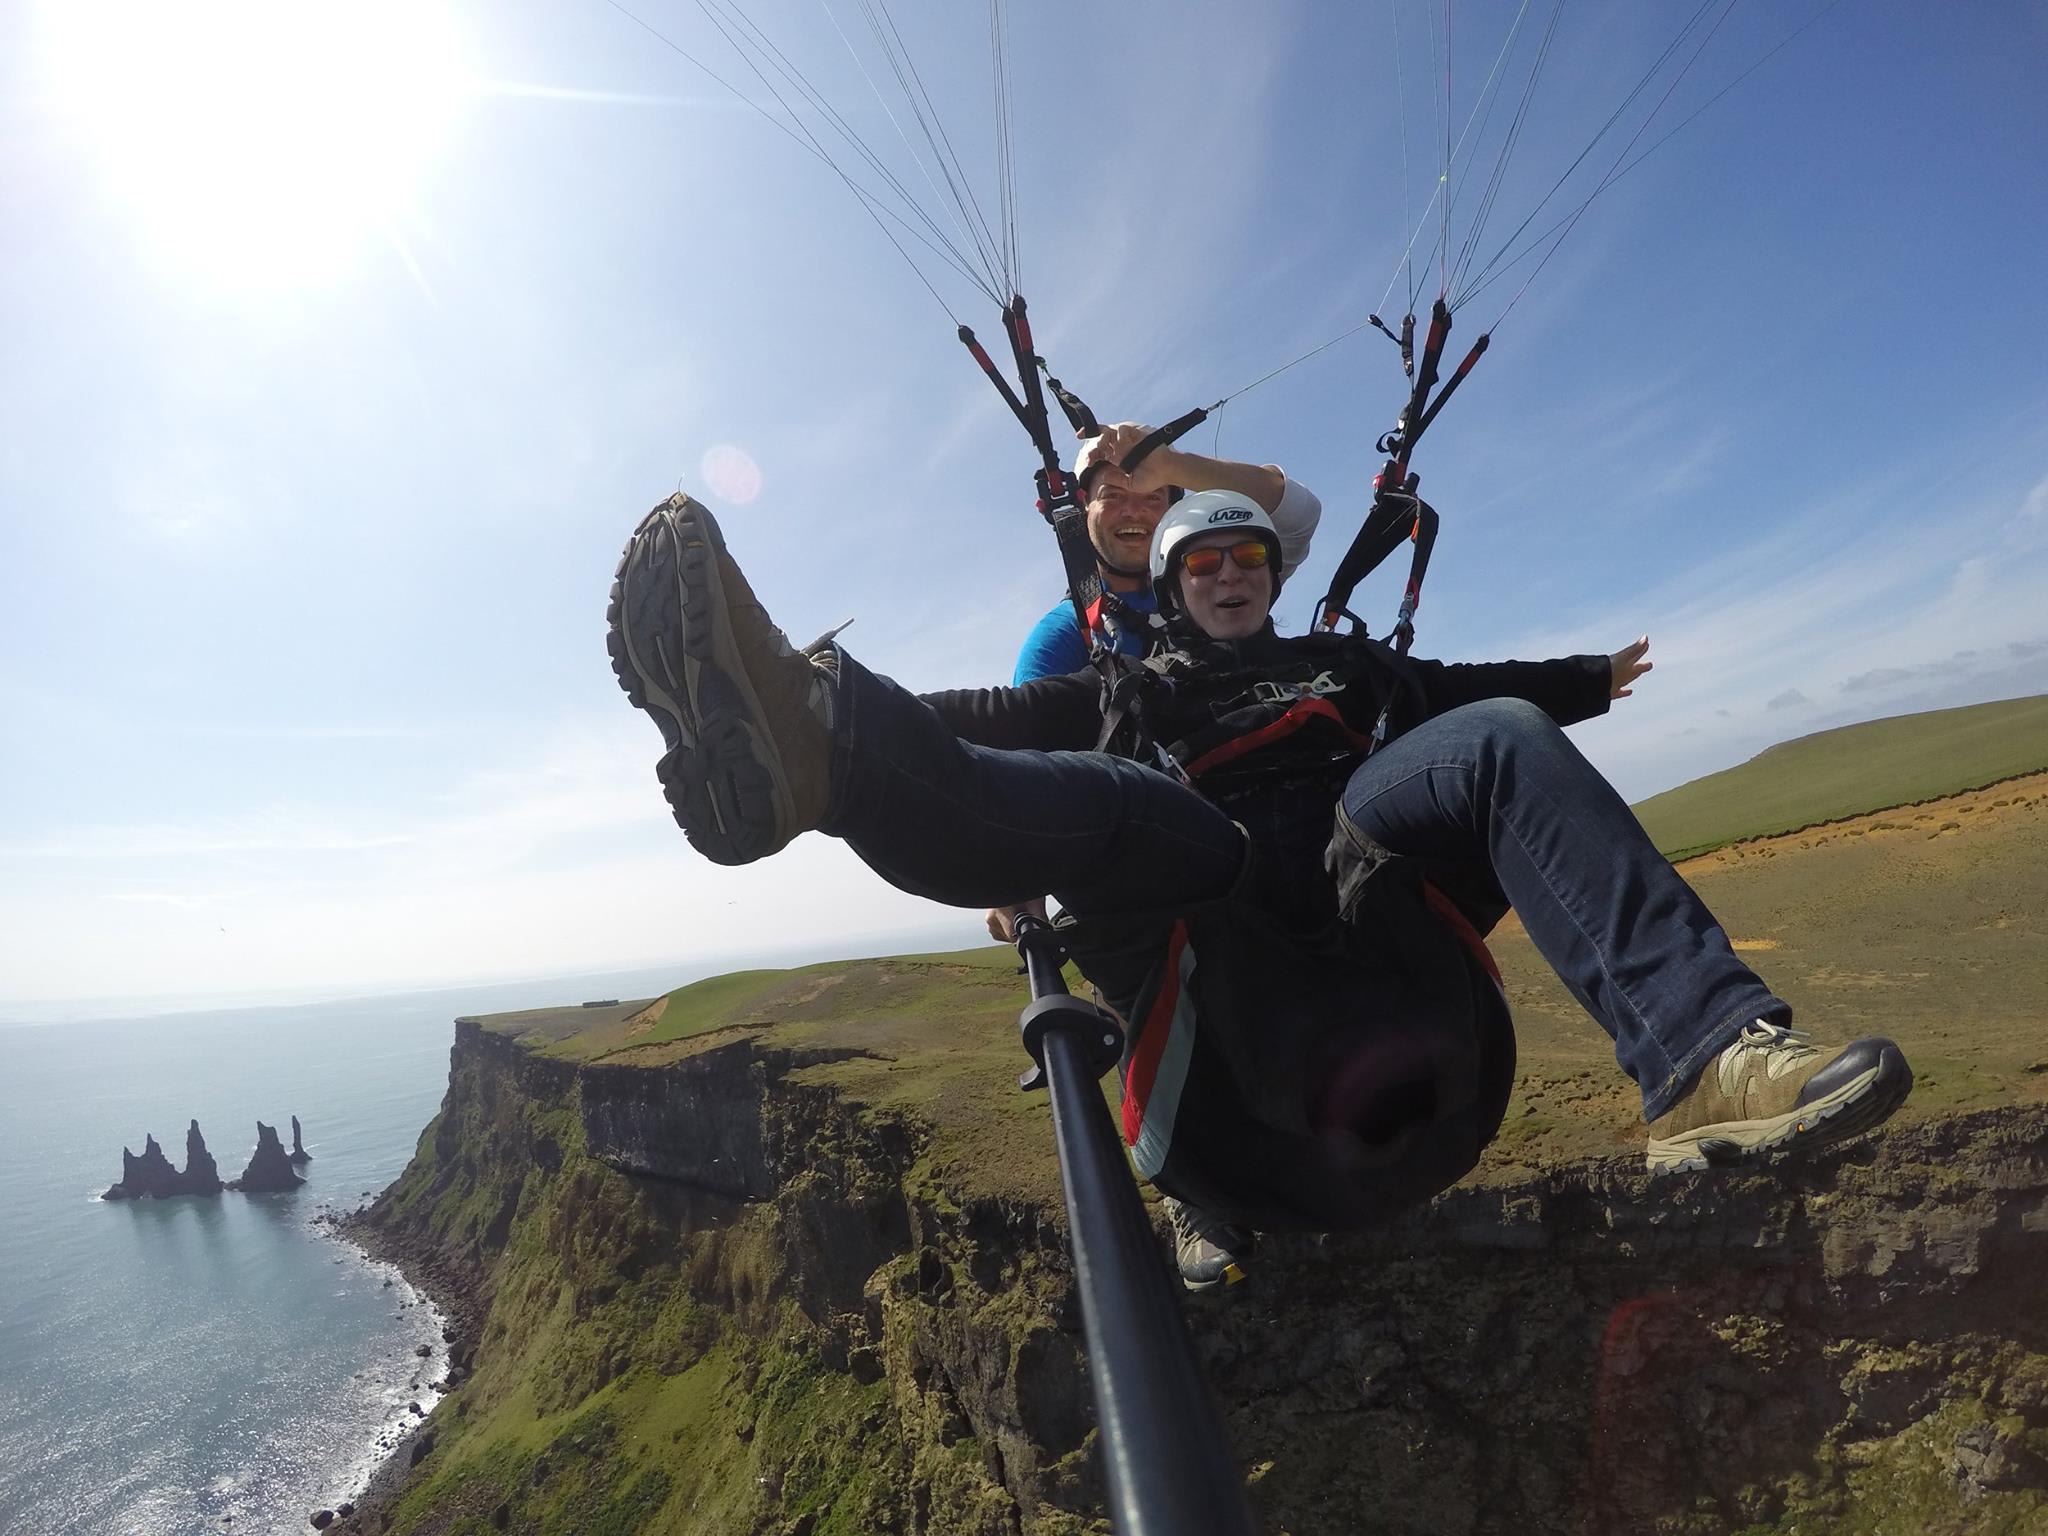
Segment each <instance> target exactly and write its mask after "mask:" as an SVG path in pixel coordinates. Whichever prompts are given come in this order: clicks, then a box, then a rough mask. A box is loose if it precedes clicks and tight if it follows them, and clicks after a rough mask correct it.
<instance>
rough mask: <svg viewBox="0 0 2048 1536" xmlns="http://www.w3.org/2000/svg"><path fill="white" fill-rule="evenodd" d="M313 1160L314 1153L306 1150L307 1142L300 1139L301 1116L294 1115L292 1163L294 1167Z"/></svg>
mask: <svg viewBox="0 0 2048 1536" xmlns="http://www.w3.org/2000/svg"><path fill="white" fill-rule="evenodd" d="M311 1161H313V1154H312V1153H310V1152H308V1151H307V1150H306V1144H305V1143H304V1142H303V1141H301V1140H300V1139H299V1117H298V1116H297V1115H293V1116H292V1164H293V1166H294V1167H296V1166H297V1165H298V1164H300V1163H310V1162H311Z"/></svg>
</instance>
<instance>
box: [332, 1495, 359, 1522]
mask: <svg viewBox="0 0 2048 1536" xmlns="http://www.w3.org/2000/svg"><path fill="white" fill-rule="evenodd" d="M334 1512H335V1513H336V1514H337V1515H339V1516H340V1517H341V1518H342V1519H344V1520H346V1519H347V1518H348V1517H349V1516H350V1515H352V1514H354V1513H355V1512H356V1507H355V1505H353V1504H351V1503H350V1502H349V1501H348V1500H347V1499H343V1500H342V1501H341V1502H340V1503H339V1504H337V1505H335V1506H334Z"/></svg>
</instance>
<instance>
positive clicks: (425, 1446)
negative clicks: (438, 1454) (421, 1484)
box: [406, 1434, 434, 1467]
mask: <svg viewBox="0 0 2048 1536" xmlns="http://www.w3.org/2000/svg"><path fill="white" fill-rule="evenodd" d="M433 1453H434V1437H433V1435H431V1434H424V1435H421V1436H420V1437H419V1439H417V1440H415V1441H413V1443H412V1457H411V1459H410V1460H409V1461H408V1462H407V1463H406V1464H407V1465H408V1466H414V1467H416V1466H418V1465H419V1464H420V1463H421V1462H423V1461H425V1460H426V1459H427V1458H428V1457H429V1456H431V1455H433Z"/></svg>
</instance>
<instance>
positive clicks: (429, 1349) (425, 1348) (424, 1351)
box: [413, 1344, 434, 1360]
mask: <svg viewBox="0 0 2048 1536" xmlns="http://www.w3.org/2000/svg"><path fill="white" fill-rule="evenodd" d="M433 1352H434V1346H433V1345H431V1344H422V1345H421V1346H420V1347H419V1348H418V1349H416V1350H414V1351H413V1353H414V1354H416V1355H418V1356H419V1357H420V1358H421V1359H422V1360H424V1359H426V1358H427V1356H429V1355H431V1354H432V1353H433Z"/></svg>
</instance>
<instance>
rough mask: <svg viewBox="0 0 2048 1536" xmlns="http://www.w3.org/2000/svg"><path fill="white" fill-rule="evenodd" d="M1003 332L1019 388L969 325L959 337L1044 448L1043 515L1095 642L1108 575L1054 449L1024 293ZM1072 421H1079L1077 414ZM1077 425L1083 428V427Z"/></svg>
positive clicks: (1063, 394) (1086, 632)
mask: <svg viewBox="0 0 2048 1536" xmlns="http://www.w3.org/2000/svg"><path fill="white" fill-rule="evenodd" d="M1003 330H1004V332H1005V334H1007V335H1008V337H1009V338H1010V355H1011V359H1012V361H1013V362H1014V363H1015V365H1016V369H1017V386H1016V387H1012V385H1011V384H1010V381H1009V380H1008V379H1006V378H1004V377H1003V374H1002V371H1001V370H1000V369H998V368H997V367H996V365H995V359H993V358H991V357H990V356H989V355H988V351H987V349H986V348H984V347H983V346H982V345H981V343H980V342H979V341H977V340H975V337H974V332H973V331H971V330H969V329H968V328H967V327H966V326H964V325H963V326H961V327H960V332H959V335H960V340H961V342H962V344H963V345H965V346H966V348H967V350H968V352H969V353H970V354H972V356H973V358H974V361H975V362H976V363H978V364H979V365H980V367H981V371H982V372H983V373H984V374H986V375H987V376H988V381H989V382H990V383H991V384H993V385H995V387H996V392H997V393H998V394H1000V395H1001V396H1002V397H1003V403H1004V404H1005V405H1007V406H1009V408H1010V411H1011V414H1013V415H1014V416H1015V417H1016V418H1017V420H1018V422H1019V423H1020V424H1021V425H1022V426H1023V428H1024V430H1025V432H1026V433H1027V434H1029V435H1030V438H1031V445H1032V446H1033V447H1034V448H1036V449H1037V450H1038V459H1039V467H1038V470H1037V472H1036V474H1034V475H1033V477H1032V478H1033V479H1034V481H1035V482H1036V483H1037V486H1038V512H1039V515H1040V516H1041V517H1043V518H1044V519H1045V520H1046V521H1047V522H1048V523H1050V524H1052V531H1053V537H1054V538H1055V539H1056V540H1057V541H1058V542H1059V548H1060V564H1061V566H1062V567H1064V568H1065V571H1066V576H1067V597H1068V600H1069V601H1070V602H1072V604H1073V606H1074V623H1075V624H1076V625H1077V626H1078V627H1079V628H1080V631H1081V634H1082V635H1083V637H1084V638H1086V639H1087V640H1088V641H1089V642H1090V643H1091V644H1092V643H1093V640H1094V637H1093V635H1092V633H1091V632H1090V628H1089V614H1090V612H1091V610H1093V609H1094V608H1095V606H1096V604H1097V603H1098V602H1100V601H1101V600H1102V598H1103V596H1104V589H1103V586H1102V577H1101V573H1100V572H1099V571H1098V569H1097V567H1096V563H1095V545H1094V544H1093V543H1092V542H1091V541H1090V540H1089V538H1088V514H1087V510H1086V509H1085V508H1084V507H1083V506H1082V505H1081V501H1080V498H1079V496H1078V494H1077V487H1076V486H1075V484H1074V478H1073V476H1071V475H1069V474H1068V473H1067V472H1066V470H1065V469H1064V468H1063V467H1062V466H1061V464H1060V452H1059V449H1058V448H1057V447H1055V446H1054V445H1053V440H1052V426H1051V422H1050V420H1049V418H1048V417H1047V414H1046V409H1045V392H1044V391H1043V390H1042V389H1041V388H1040V387H1039V382H1038V375H1039V370H1040V369H1041V368H1042V367H1043V366H1044V360H1043V359H1041V358H1040V357H1039V356H1038V354H1037V352H1036V351H1035V350H1033V348H1032V344H1031V321H1030V317H1029V316H1028V314H1027V313H1026V311H1025V307H1024V299H1023V296H1022V295H1013V296H1012V297H1011V299H1010V302H1009V303H1008V304H1007V305H1006V306H1004V309H1003ZM1054 389H1055V392H1056V398H1059V399H1060V405H1061V409H1062V410H1066V409H1067V401H1068V400H1069V399H1073V403H1074V405H1075V406H1078V407H1079V408H1080V410H1081V411H1082V412H1084V413H1087V412H1088V408H1087V406H1085V405H1083V404H1082V403H1081V402H1080V400H1079V399H1076V398H1074V397H1073V396H1072V395H1071V394H1070V393H1069V392H1068V391H1066V390H1065V389H1063V388H1061V387H1060V386H1059V385H1057V384H1055V385H1054ZM1068 419H1069V420H1070V421H1071V420H1073V414H1072V412H1071V411H1069V412H1068ZM1088 419H1089V420H1091V421H1092V420H1093V419H1094V417H1093V415H1092V413H1089V414H1088ZM1075 425H1076V428H1077V430H1078V427H1079V423H1078V422H1077V423H1076V424H1075ZM1098 430H1099V429H1098Z"/></svg>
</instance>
